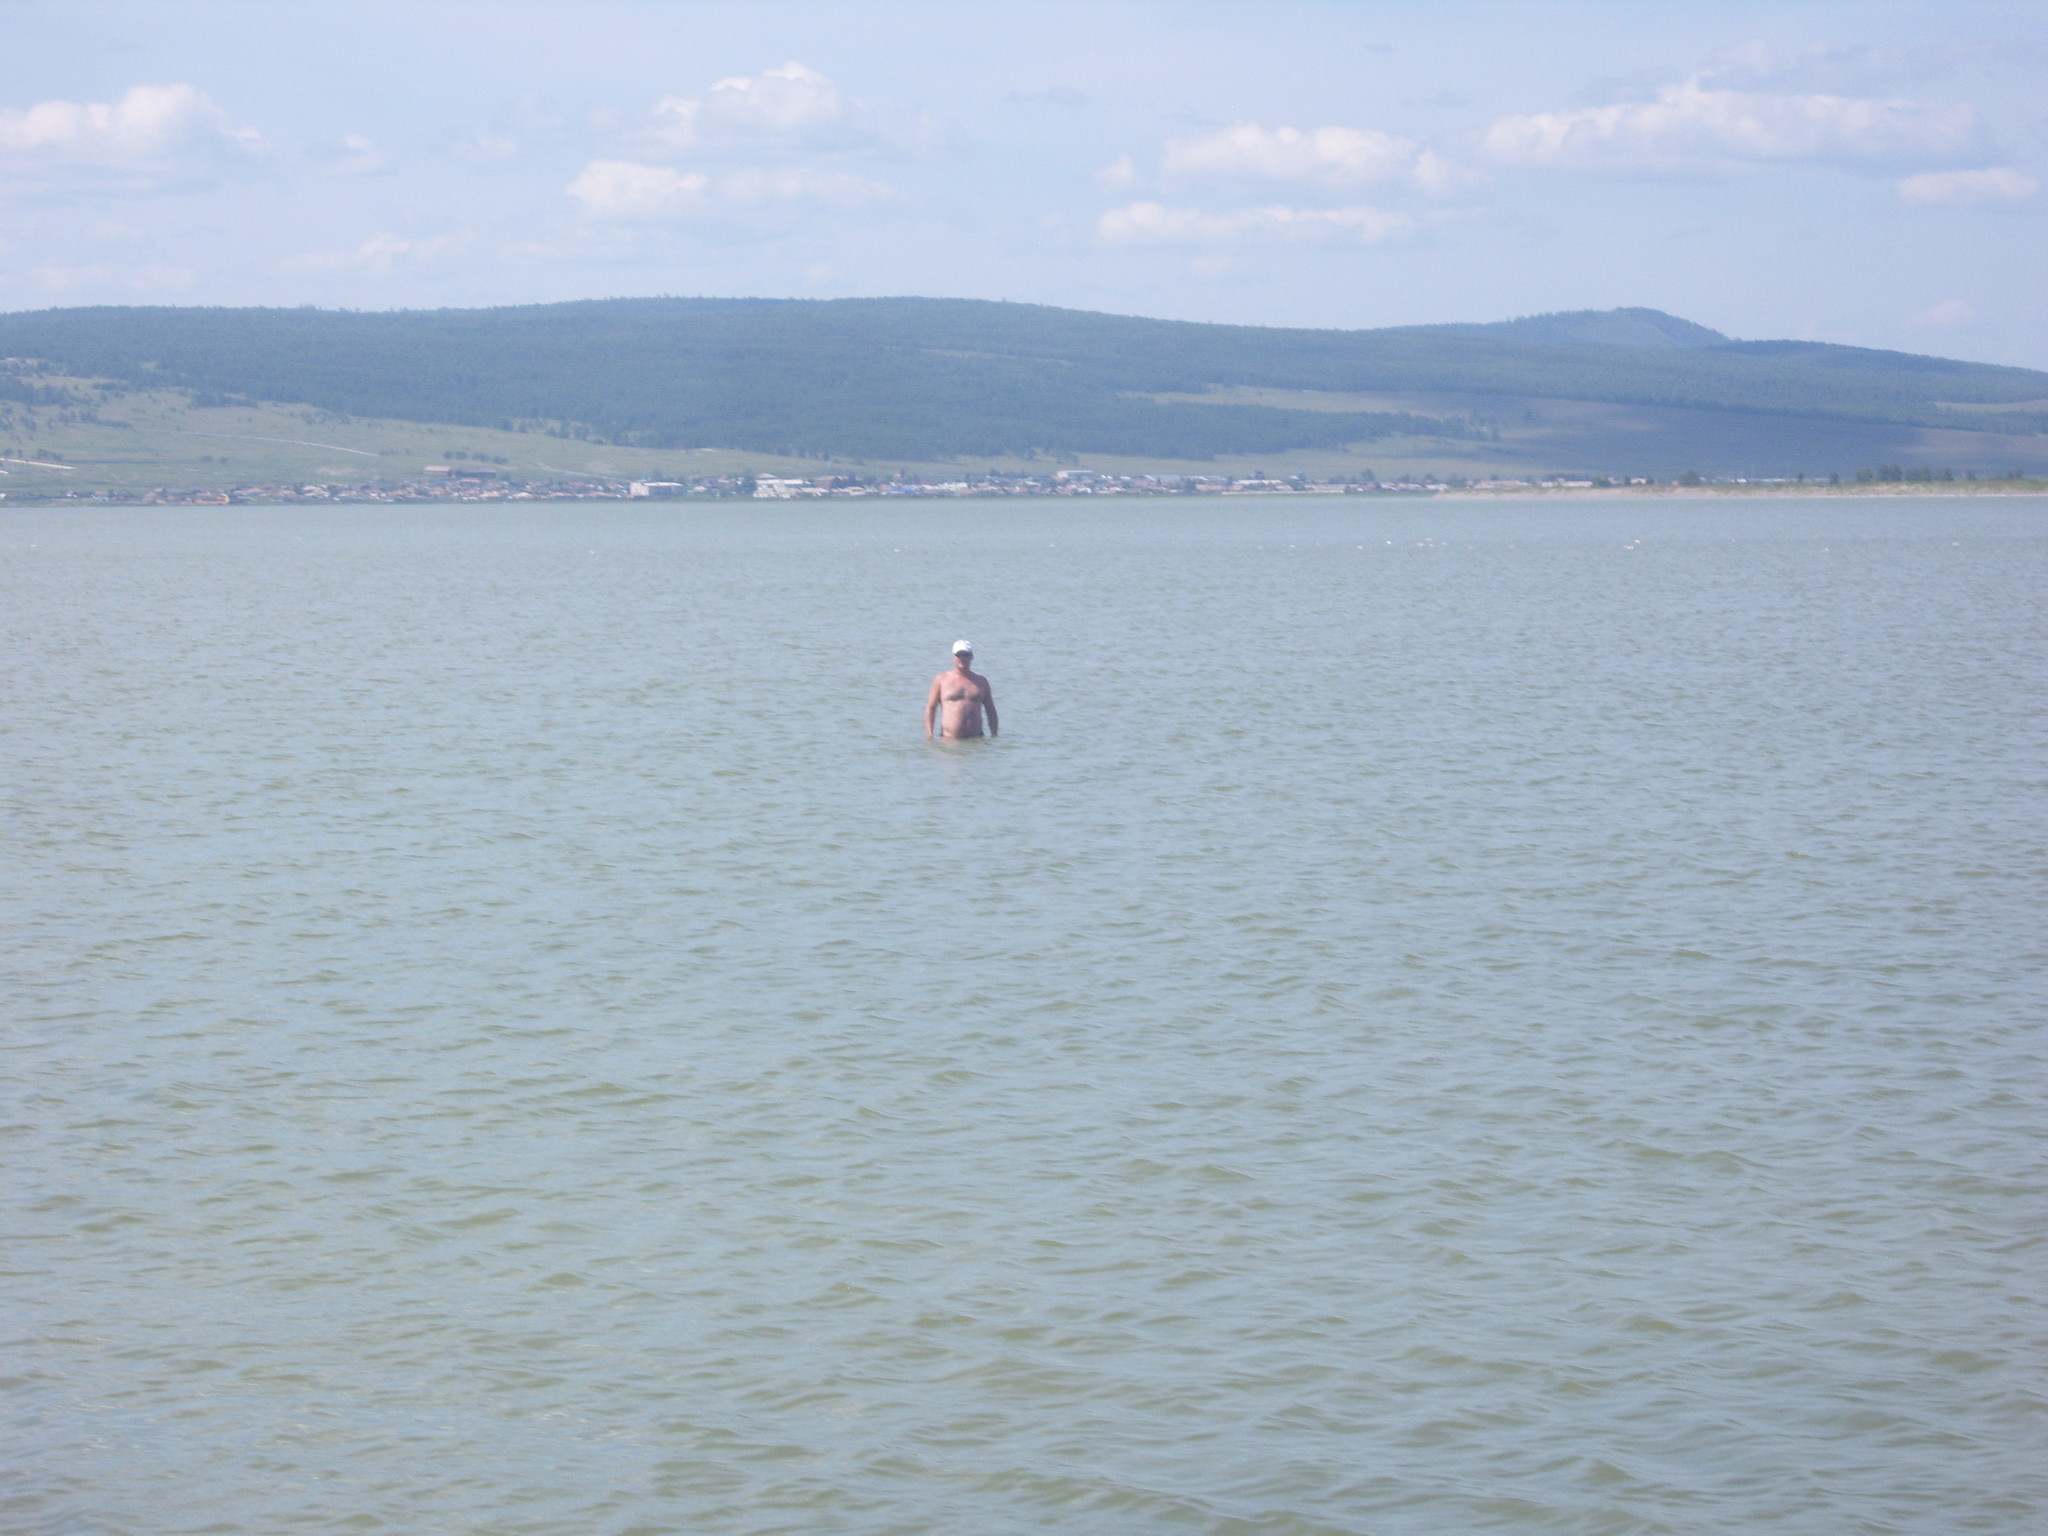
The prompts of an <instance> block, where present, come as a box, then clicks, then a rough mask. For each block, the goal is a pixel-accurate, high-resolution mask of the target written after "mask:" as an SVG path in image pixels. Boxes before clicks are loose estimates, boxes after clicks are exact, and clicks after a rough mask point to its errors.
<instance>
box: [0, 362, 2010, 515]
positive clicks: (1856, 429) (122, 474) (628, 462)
mask: <svg viewBox="0 0 2048 1536" xmlns="http://www.w3.org/2000/svg"><path fill="white" fill-rule="evenodd" d="M71 382H72V383H73V384H77V383H79V382H80V381H71ZM1274 393H1276V392H1271V391H1261V390H1254V389H1242V390H1238V391H1234V392H1233V398H1235V399H1237V400H1240V401H1243V402H1244V403H1260V402H1262V401H1263V400H1265V399H1267V398H1271V397H1272V395H1273V394H1274ZM1281 398H1283V399H1284V400H1285V402H1286V403H1287V404H1288V405H1289V406H1290V407H1293V408H1295V409H1302V410H1333V409H1342V410H1357V409H1361V408H1362V409H1370V410H1402V411H1416V412H1421V413H1423V414H1429V415H1469V416H1471V417H1474V418H1476V419H1479V420H1482V421H1486V422H1493V423H1498V424H1499V430H1500V434H1501V440H1500V441H1499V442H1477V441H1472V440H1470V439H1449V438H1426V437H1425V438H1391V439H1387V440H1384V441H1382V442H1377V443H1372V444H1369V445H1364V446H1362V447H1361V448H1360V449H1359V450H1357V451H1355V452H1349V453H1346V452H1332V451H1328V450H1289V451H1286V452H1282V453H1277V454H1267V455H1250V454H1226V455H1222V456H1220V457H1219V458H1218V459H1215V460H1206V459H1205V460H1176V459H1163V458H1158V457H1151V456H1142V455H1121V456H1120V455H1113V454H1078V455H1074V456H1073V462H1074V463H1076V464H1077V465H1080V466H1082V467H1087V468H1093V469H1100V470H1104V471H1107V472H1111V473H1121V474H1145V473H1181V474H1187V473H1210V474H1213V473H1231V474H1240V475H1242V474H1251V473H1254V472H1269V473H1289V474H1291V473H1305V474H1309V475H1312V476H1317V477H1325V476H1327V477H1332V478H1343V477H1350V476H1355V475H1359V474H1361V473H1364V472H1366V471H1368V470H1371V471H1376V472H1377V473H1378V474H1380V475H1381V476H1383V477H1385V478H1389V479H1392V478H1396V477H1399V476H1403V475H1411V474H1418V473H1425V472H1433V473H1437V474H1445V475H1466V476H1473V477H1485V476H1500V477H1521V476H1533V475H1540V474H1560V473H1570V472H1580V473H1588V474H1654V475H1658V476H1663V477H1668V476H1670V475H1672V474H1675V473H1678V472H1679V471H1681V470H1684V469H1697V470H1699V471H1701V472H1703V473H1706V474H1754V475H1766V474H1794V473H1805V474H1807V475H1810V476H1816V477H1823V478H1824V477H1825V476H1826V475H1827V474H1828V473H1830V472H1831V471H1832V472H1838V473H1841V474H1843V475H1844V476H1847V475H1848V474H1850V473H1852V472H1853V471H1854V470H1856V469H1857V468H1860V467H1864V466H1874V465H1877V464H1880V463H1901V464H1909V465H1912V464H1925V465H1929V466H1940V465H1952V466H1953V467H1955V468H1956V469H1957V470H1958V471H1961V470H1963V469H1966V468H1973V469H1976V470H1978V471H1979V472H1980V473H1989V472H2003V471H2005V470H2007V469H2010V468H2012V467H2014V466H2015V465H2024V466H2027V467H2029V468H2030V469H2032V470H2033V472H2035V473H2039V472H2040V471H2041V470H2042V469H2043V468H2048V439H2043V438H2039V437H2036V438H2031V439H2025V438H2013V437H1996V436H1992V435H1990V434H1986V433H1974V432H1953V431H1931V430H1925V429H1918V428H1899V427H1891V426H1883V425H1866V424H1858V423H1839V422H1814V421H1805V422H1801V421H1796V420H1789V419H1775V420H1774V419H1771V418H1756V417H1748V416H1737V415H1732V414H1730V413H1727V412H1713V411H1689V410H1680V409H1670V408H1654V407H1634V406H1619V405H1610V404H1604V403H1599V402H1580V401H1560V400H1555V399H1543V398H1538V397H1509V396H1485V395H1465V394H1458V395H1451V394H1436V395H1423V394H1404V395H1362V396H1360V395H1351V396H1337V397H1334V398H1332V397H1327V396H1322V395H1317V394H1314V393H1310V392H1303V391H1293V392H1288V393H1286V394H1285V395H1284V396H1282V397H1281ZM94 413H95V414H97V415H98V416H99V417H100V418H101V424H98V425H94V424H90V423H81V422H71V423H68V424H67V423H66V422H64V421H63V420H62V418H63V417H64V416H66V415H75V414H76V413H75V412H70V413H67V412H58V411H50V410H43V409H38V410H36V411H34V412H33V413H32V415H33V418H34V420H35V423H36V425H35V427H34V429H33V430H30V429H29V427H28V420H29V415H30V414H31V413H24V412H23V411H22V409H21V407H19V406H16V407H14V408H13V414H12V415H11V416H9V415H6V414H0V456H8V457H18V458H56V459H61V460H63V461H64V462H67V463H69V464H71V465H73V466H74V468H73V469H71V470H69V471H64V470H40V469H33V468H28V467H25V466H22V465H19V464H0V471H5V473H4V474H0V493H4V494H5V495H6V496H7V497H8V498H9V499H12V500H24V499H28V498H33V497H41V496H48V495H53V494H62V493H63V492H64V491H66V490H79V491H97V490H112V491H130V492H140V491H143V490H146V489H148V488H149V487H151V486H164V487H168V488H172V489H180V490H187V489H196V488H204V487H211V486H227V485H247V484H255V483H266V482H291V483H307V482H316V483H323V484H328V483H343V484H360V483H382V484H387V485H388V484H395V483H398V482H400V481H405V480H412V479H417V478H419V476H420V472H421V470H422V469H423V467H424V466H426V465H428V464H436V463H449V462H459V461H458V460H456V458H455V455H456V454H458V453H460V454H462V455H466V456H467V457H468V458H470V459H485V460H494V459H496V458H499V457H502V458H503V459H504V460H505V461H506V462H505V463H504V464H502V465H495V466H494V467H497V468H498V469H500V471H501V472H502V473H504V474H506V475H508V476H510V477H512V478H515V479H522V480H524V479H534V480H549V479H572V478H575V477H579V476H588V475H603V476H618V477H637V478H644V479H683V478H692V477H699V476H708V475H716V474H727V473H736V472H752V473H756V474H792V475H805V476H809V475H818V474H824V473H828V472H830V471H832V470H841V471H845V470H849V469H858V470H860V471H861V472H864V473H870V474H872V473H876V472H887V471H890V470H894V469H898V468H901V469H904V470H907V471H909V472H911V473H913V474H922V475H925V476H927V477H931V478H944V477H946V476H948V475H951V474H955V473H958V472H959V471H961V470H962V469H979V468H998V469H1007V470H1028V471H1032V472H1037V473H1045V472H1047V471H1048V470H1050V469H1051V468H1054V467H1056V466H1055V465H1053V464H1051V463H1049V462H1048V461H1046V460H1044V459H1040V460H1036V461H1029V460H1023V459H1017V458H1012V457H1009V456H1003V455H998V456H985V457H981V458H972V459H964V460H957V461H940V460H900V461H899V460H891V461H887V462H873V461H869V462H864V463H861V464H858V465H856V464H855V463H853V462H852V461H849V460H838V461H831V460H820V459H793V458H787V457H783V456H779V455H772V454H761V453H746V452H740V451H731V450H706V449H696V450H674V449H650V448H633V447H617V446H612V445H607V444H596V443H588V442H578V441H573V440H566V439H562V438H556V437H550V436H546V435H544V434H540V433H518V432H500V431H494V430H492V429H490V428H484V427H469V426H460V425H445V424H434V423H421V422H410V421H390V420H377V419H366V418H361V417H345V418H344V417H336V416H334V415H332V414H330V413H326V412H322V411H319V410H315V409H313V408H311V407H308V406H296V405H269V406H248V407H195V406H193V405H191V404H190V403H189V401H188V400H187V399H186V397H185V396H184V395H182V394H180V393H178V392H176V391H168V390H165V391H154V392H149V393H141V394H117V395H115V396H113V397H111V399H110V400H109V401H108V402H106V403H104V404H100V405H97V406H96V407H95V408H94ZM10 423H11V425H10ZM280 439H282V440H283V441H280ZM1062 462H1065V461H1062Z"/></svg>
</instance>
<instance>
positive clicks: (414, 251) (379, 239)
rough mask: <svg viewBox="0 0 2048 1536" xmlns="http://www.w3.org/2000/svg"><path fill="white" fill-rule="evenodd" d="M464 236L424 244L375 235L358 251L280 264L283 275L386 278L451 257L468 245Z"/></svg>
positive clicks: (326, 253) (312, 255)
mask: <svg viewBox="0 0 2048 1536" xmlns="http://www.w3.org/2000/svg"><path fill="white" fill-rule="evenodd" d="M467 239H468V237H467V236H464V235H435V236H432V237H431V238H428V239H424V240H413V239H408V238H406V237H405V236H403V235H393V234H381V235H372V236H371V237H370V238H369V239H367V240H365V241H364V242H363V243H362V244H361V245H359V246H357V247H356V248H355V249H354V250H349V251H313V252H309V253H308V254H306V255H303V256H291V257H287V258H286V259H285V260H283V261H281V262H279V263H278V270H279V271H280V272H367V273H369V274H371V275H372V276H376V277H383V276H386V275H388V274H390V273H392V272H395V271H397V270H398V269H399V268H401V267H410V266H417V265H420V264H421V263H424V262H430V261H433V260H435V259H436V258H438V257H442V256H446V255H449V254H451V253H453V252H455V251H457V250H460V249H461V248H462V247H463V246H464V245H466V244H467Z"/></svg>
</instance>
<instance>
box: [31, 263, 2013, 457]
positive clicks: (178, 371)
mask: <svg viewBox="0 0 2048 1536" xmlns="http://www.w3.org/2000/svg"><path fill="white" fill-rule="evenodd" d="M0 356H8V357H14V358H26V359H37V360H40V361H41V363H42V364H43V365H44V366H46V367H48V368H49V369H51V370H53V371H55V372H59V373H63V374H69V375H73V376H83V377H93V378H100V379H109V380H117V381H123V382H125V383H127V384H130V385H133V386H136V387H148V388H159V389H160V388H164V387H173V388H179V389H183V390H187V391H190V392H192V394H193V396H194V398H195V399H198V400H200V401H202V402H204V401H226V400H252V401H253V400H269V401H287V402H294V403H299V404H305V405H311V406H316V407H319V408H321V409H324V410H328V411H333V412H337V413H343V414H347V415H351V416H365V417H384V418H396V419H401V420H408V421H423V422H424V421H431V422H448V423H458V424H464V425H470V426H478V427H493V428H510V429H515V430H534V429H539V430H547V431H555V432H559V433H565V434H568V435H572V436H578V437H587V438H590V439H593V440H596V441H602V442H612V443H620V444H628V445H638V446H647V447H663V448H669V447H700V446H701V447H730V448H744V449H750V450H756V451H760V452H770V453H787V452H796V453H811V454H815V453H837V454H841V455H864V456H869V457H875V458H889V457H895V458H916V459H938V458H945V457H951V456H957V455H981V454H1001V453H1010V454H1026V453H1034V452H1045V453H1098V454H1128V455H1150V456H1157V457H1167V458H1174V459H1183V460H1193V459H1204V458H1208V457H1211V456H1213V455H1217V454H1226V453H1238V454H1244V453H1253V454H1257V453H1268V452H1277V451H1280V450H1283V449H1289V448H1315V447H1325V448H1336V447H1342V446H1345V445H1350V444H1363V443H1372V442H1374V441H1376V440H1381V439H1386V438H1390V437H1404V438H1415V437H1434V438H1439V439H1449V440H1456V439H1459V438H1468V439H1469V438H1474V437H1481V438H1483V437H1485V436H1486V435H1487V433H1488V431H1489V428H1488V427H1487V426H1486V425H1485V423H1484V420H1483V418H1481V419H1475V417H1474V416H1473V415H1472V414H1470V413H1457V414H1452V413H1449V412H1442V411H1439V412H1436V413H1432V412H1430V411H1428V410H1426V409H1422V408H1416V409H1407V410H1401V409H1384V410H1383V409H1373V410H1362V409H1356V408H1352V409H1301V408H1292V407H1291V406H1289V405H1276V404H1250V403H1244V401H1243V400H1242V399H1237V400H1230V401H1218V402H1217V403H1208V402H1206V401H1203V400H1200V399H1197V400H1194V401H1189V400H1185V399H1183V400H1160V399H1154V398H1150V397H1153V396H1160V395H1176V394H1177V395H1196V396H1201V395H1204V394H1208V393H1210V392H1213V391H1218V390H1222V389H1233V388H1235V389H1239V390H1243V389H1245V388H1258V389H1269V390H1289V391H1318V392H1330V393H1342V394H1354V395H1355V394H1379V395H1387V394H1408V395H1413V394H1418V393H1440V394H1441V393H1455V394H1461V395H1467V396H1497V397H1546V398H1553V399H1564V400H1582V401H1604V402H1612V403H1622V404H1631V405H1645V406H1679V407H1689V408H1694V409H1707V410H1711V411H1716V412H1737V413H1752V414H1760V415H1767V416H1772V417H1778V418H1785V417H1797V418H1808V419H1817V420H1825V421H1831V422H1837V423H1840V422H1864V423H1890V424H1895V425H1898V426H1912V427H1947V428H1965V429H1982V430H1996V431H2000V432H2006V433H2013V432H2019V433H2026V432H2040V431H2043V430H2048V404H2042V403H2043V402H2048V374H2044V373H2040V372H2036V371H2033V370H2029V369H2022V368H2002V367H1992V366H1988V365H1984V364H1976V363H1961V362H1952V361H1948V360H1945V359H1941V358H1933V357H1920V356H1914V355H1910V354H1905V353H1896V352H1878V351H1870V350H1865V349H1861V348H1854V347H1841V346H1829V345H1823V344H1819V343H1810V342H1791V341H1779V342H1740V341H1730V340H1728V339H1726V338H1724V337H1721V336H1720V335H1719V334H1718V333H1716V332H1713V331H1709V330H1707V329H1706V328H1705V327H1701V326H1697V325H1693V324H1691V323H1690V322H1687V321H1683V320H1679V319H1677V318H1675V317H1673V316H1669V315H1662V314H1659V313H1657V312H1656V311H1653V310H1615V311H1605V312H1587V313H1581V314H1574V315H1554V316H1539V317H1534V318H1532V319H1529V320H1520V321H1509V322H1504V323H1501V324H1497V325H1449V326H1416V327H1402V328H1395V329H1388V330H1377V331H1330V330H1288V329H1277V328H1262V327H1254V326H1232V325H1202V324H1192V323H1187V322H1180V321H1167V320H1147V319H1139V318H1134V317H1129V316H1120V315H1106V314H1094V313H1087V312H1082V311H1076V310H1062V309H1052V308H1047V307H1043V306H1038V305H1027V304H999V303H988V302H982V301H975V300H963V299H839V300H829V301H806V300H747V299H737V300H735V299H673V298H664V299H617V300H603V301H592V302H586V303H573V304H551V305H535V306H527V307H521V308H509V309H481V310H436V311H424V312H396V313H368V314H364V313H349V312H335V311H323V310H314V309H176V308H97V309H73V310H45V311H38V312H32V313H18V314H8V315H0ZM22 387H33V386H31V385H28V384H26V383H24V384H23V386H22ZM2030 403H2032V405H2034V406H2039V408H2038V409H2036V408H2032V406H2030ZM2015 407H2017V408H2015ZM1779 429H1780V430H1782V422H1781V423H1780V428H1779Z"/></svg>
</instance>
